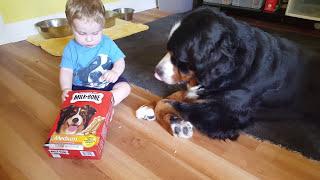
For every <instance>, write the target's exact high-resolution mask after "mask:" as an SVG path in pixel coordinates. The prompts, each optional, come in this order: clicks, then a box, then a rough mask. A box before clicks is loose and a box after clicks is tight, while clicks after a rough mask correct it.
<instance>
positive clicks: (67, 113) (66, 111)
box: [56, 105, 75, 133]
mask: <svg viewBox="0 0 320 180" xmlns="http://www.w3.org/2000/svg"><path fill="white" fill-rule="evenodd" d="M74 109H75V106H74V105H70V106H68V107H65V108H63V109H61V110H60V118H59V121H58V125H57V129H56V132H57V133H60V128H61V126H62V124H63V123H64V122H65V120H66V119H67V117H69V116H70V114H71V112H72V111H74Z"/></svg>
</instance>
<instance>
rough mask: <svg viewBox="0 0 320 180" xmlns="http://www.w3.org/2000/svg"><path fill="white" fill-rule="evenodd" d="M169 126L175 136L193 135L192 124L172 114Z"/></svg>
mask: <svg viewBox="0 0 320 180" xmlns="http://www.w3.org/2000/svg"><path fill="white" fill-rule="evenodd" d="M170 124H171V125H170V126H171V130H172V133H173V135H174V136H175V137H180V138H186V139H187V138H191V137H192V135H193V130H192V128H193V126H192V124H191V123H190V122H189V121H184V120H182V119H181V118H180V117H177V116H173V117H172V118H171V119H170Z"/></svg>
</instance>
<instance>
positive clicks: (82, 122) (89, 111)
mask: <svg viewBox="0 0 320 180" xmlns="http://www.w3.org/2000/svg"><path fill="white" fill-rule="evenodd" d="M95 112H96V110H95V109H94V108H93V107H91V106H89V105H85V106H83V107H75V106H73V105H71V106H68V107H66V108H64V109H62V110H61V112H60V119H59V122H58V126H57V129H56V132H57V133H60V134H78V133H80V132H81V131H82V130H84V129H85V128H86V127H87V126H88V123H89V121H90V119H91V117H92V116H93V115H94V114H95Z"/></svg>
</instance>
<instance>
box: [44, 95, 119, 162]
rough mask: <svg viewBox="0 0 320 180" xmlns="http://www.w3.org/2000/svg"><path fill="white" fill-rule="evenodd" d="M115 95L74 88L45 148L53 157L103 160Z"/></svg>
mask: <svg viewBox="0 0 320 180" xmlns="http://www.w3.org/2000/svg"><path fill="white" fill-rule="evenodd" d="M112 100H113V98H112V94H111V93H110V92H107V91H96V90H78V91H70V92H69V96H68V97H67V98H66V100H65V101H64V102H63V103H62V106H61V110H60V113H59V114H58V116H57V118H56V121H55V123H54V126H53V128H52V129H51V131H50V133H49V136H48V140H47V142H46V143H45V144H44V149H45V151H46V152H47V153H48V155H49V156H50V157H53V158H75V159H100V158H101V155H102V151H103V146H104V142H105V139H106V136H107V132H108V128H109V123H110V121H111V118H112V113H113V109H112V104H113V102H112Z"/></svg>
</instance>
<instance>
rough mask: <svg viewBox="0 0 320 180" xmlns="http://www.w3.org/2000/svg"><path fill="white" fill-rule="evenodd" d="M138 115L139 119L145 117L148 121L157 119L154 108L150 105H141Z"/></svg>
mask: <svg viewBox="0 0 320 180" xmlns="http://www.w3.org/2000/svg"><path fill="white" fill-rule="evenodd" d="M136 117H137V118H138V119H144V120H147V121H153V120H155V119H156V116H155V114H154V110H153V109H152V108H150V107H148V106H145V105H143V106H141V107H139V109H137V111H136Z"/></svg>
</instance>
